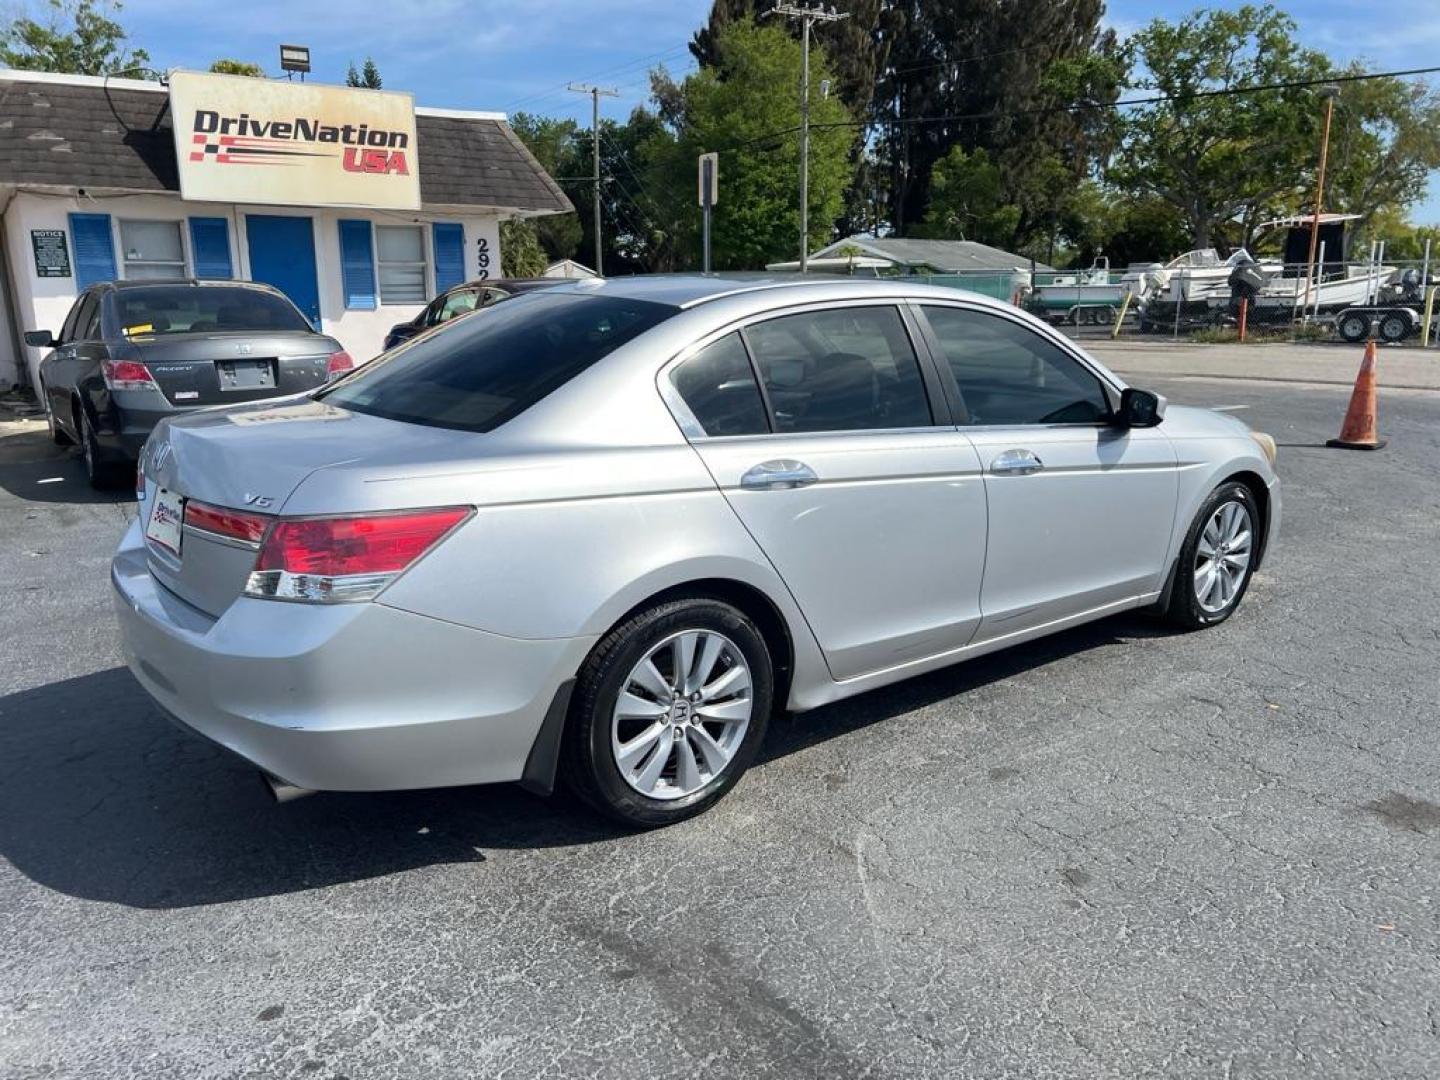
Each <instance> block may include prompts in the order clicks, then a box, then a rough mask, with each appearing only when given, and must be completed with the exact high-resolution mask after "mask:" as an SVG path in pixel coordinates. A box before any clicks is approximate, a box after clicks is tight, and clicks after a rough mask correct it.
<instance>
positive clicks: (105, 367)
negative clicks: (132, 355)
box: [100, 360, 159, 390]
mask: <svg viewBox="0 0 1440 1080" xmlns="http://www.w3.org/2000/svg"><path fill="white" fill-rule="evenodd" d="M100 374H101V376H102V377H103V378H104V379H105V386H106V387H107V388H108V389H110V390H158V389H159V387H157V386H156V385H155V379H154V377H153V376H152V375H151V374H150V369H149V368H147V367H146V366H145V365H144V364H142V363H140V362H139V361H138V360H102V361H100Z"/></svg>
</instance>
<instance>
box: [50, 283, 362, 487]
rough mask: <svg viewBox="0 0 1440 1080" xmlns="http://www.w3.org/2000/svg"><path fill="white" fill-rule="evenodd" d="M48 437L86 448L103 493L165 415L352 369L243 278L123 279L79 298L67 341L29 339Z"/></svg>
mask: <svg viewBox="0 0 1440 1080" xmlns="http://www.w3.org/2000/svg"><path fill="white" fill-rule="evenodd" d="M25 341H26V343H27V344H29V345H32V346H35V347H36V348H50V349H52V351H51V352H50V353H49V354H48V355H47V356H46V357H45V358H44V359H43V360H42V361H41V362H40V396H41V400H43V401H44V402H45V407H46V412H47V413H48V415H49V420H50V434H51V436H52V437H53V438H54V439H55V441H56V442H57V443H60V444H62V445H64V444H69V443H79V444H80V447H81V449H82V450H83V451H84V455H85V471H86V473H87V475H88V476H89V477H90V482H91V484H93V485H94V486H96V487H107V486H110V485H111V484H113V483H116V482H118V481H119V480H120V479H121V478H122V476H124V475H125V474H126V472H127V471H128V470H129V469H133V466H134V463H135V459H136V457H137V456H138V455H139V453H140V448H141V447H142V446H144V445H145V440H146V438H147V437H148V436H149V434H150V431H151V429H152V428H153V427H154V426H155V425H156V423H158V422H159V421H160V420H161V419H162V418H163V417H166V416H171V415H174V414H175V413H181V412H186V411H189V410H191V409H196V408H201V407H203V406H207V405H232V404H237V403H239V402H245V401H257V400H260V399H262V398H271V397H280V396H282V395H285V394H293V393H297V392H299V391H302V390H308V389H310V388H312V387H316V386H320V385H322V384H323V383H325V382H326V381H327V380H328V379H331V378H334V377H335V376H337V375H339V374H340V373H342V372H345V371H349V370H350V369H351V368H352V367H354V366H355V365H354V362H353V361H352V360H351V358H350V356H349V354H347V353H346V352H345V351H344V350H343V349H341V347H340V344H339V342H337V341H336V340H335V339H334V338H331V337H326V336H325V335H324V334H317V333H316V332H315V331H314V330H313V329H312V328H311V326H310V324H309V323H308V322H307V321H306V320H305V317H304V316H303V315H301V314H300V312H299V310H298V309H297V308H296V307H295V305H294V304H292V303H291V302H290V301H289V300H288V299H287V298H286V297H285V295H284V294H283V293H281V292H279V291H278V290H276V289H272V288H271V287H270V286H268V285H258V284H254V283H251V282H244V281H134V282H127V281H116V282H106V283H105V284H102V285H94V286H92V287H91V288H89V289H86V290H85V291H84V292H83V293H81V294H80V296H79V297H78V298H77V299H76V301H75V305H74V306H73V307H72V308H71V309H70V314H69V315H67V316H66V317H65V323H64V325H63V326H62V327H61V329H60V333H59V334H58V336H57V335H55V334H53V333H52V332H51V331H49V330H31V331H28V332H27V333H26V334H25Z"/></svg>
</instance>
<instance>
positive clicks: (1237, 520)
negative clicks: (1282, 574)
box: [1194, 500, 1254, 615]
mask: <svg viewBox="0 0 1440 1080" xmlns="http://www.w3.org/2000/svg"><path fill="white" fill-rule="evenodd" d="M1253 539H1254V529H1253V528H1252V526H1251V520H1250V510H1249V508H1248V507H1246V506H1245V504H1244V503H1241V502H1237V501H1234V500H1232V501H1230V502H1224V503H1221V504H1220V505H1219V506H1218V507H1217V508H1216V510H1215V512H1214V513H1213V514H1211V515H1210V520H1209V521H1207V522H1206V523H1205V528H1204V530H1202V531H1201V533H1200V542H1199V544H1198V545H1197V547H1196V549H1195V571H1194V587H1195V599H1196V600H1197V601H1198V602H1199V604H1200V606H1201V607H1202V608H1203V609H1205V611H1207V612H1209V613H1210V614H1212V615H1214V614H1216V613H1218V612H1221V611H1224V610H1225V609H1226V608H1227V607H1229V606H1230V604H1231V603H1232V602H1233V601H1234V599H1235V597H1236V596H1237V595H1238V594H1239V592H1240V588H1241V586H1243V585H1244V584H1245V575H1246V574H1247V573H1249V570H1250V556H1251V551H1252V548H1253Z"/></svg>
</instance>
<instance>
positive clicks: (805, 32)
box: [765, 0, 850, 274]
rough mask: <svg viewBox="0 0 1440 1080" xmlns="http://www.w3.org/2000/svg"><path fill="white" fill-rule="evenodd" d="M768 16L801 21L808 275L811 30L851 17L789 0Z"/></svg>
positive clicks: (806, 261)
mask: <svg viewBox="0 0 1440 1080" xmlns="http://www.w3.org/2000/svg"><path fill="white" fill-rule="evenodd" d="M765 14H766V15H767V16H768V15H784V16H785V17H786V18H788V19H799V20H800V27H801V29H800V40H801V67H800V272H801V273H802V274H804V273H806V272H808V271H809V269H810V28H811V27H812V26H814V25H815V23H817V22H826V23H831V22H839V21H840V20H841V19H848V18H849V17H850V16H849V14H848V13H841V12H838V11H836V10H835V8H834V6H833V5H832V6H831V8H830V10H829V11H826V10H825V9H824V8H823V7H821V6H819V5H818V4H817V5H815V6H811V5H808V4H807V5H804V6H801V5H799V4H793V3H789V2H788V0H782V2H781V3H778V4H776V5H775V6H774V7H773V8H771V9H770V10H769V11H767V12H765Z"/></svg>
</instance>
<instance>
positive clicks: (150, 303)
mask: <svg viewBox="0 0 1440 1080" xmlns="http://www.w3.org/2000/svg"><path fill="white" fill-rule="evenodd" d="M115 318H116V321H118V322H119V324H120V332H121V333H122V334H124V335H125V336H126V337H141V336H144V337H152V336H158V335H162V334H199V333H207V332H209V333H215V332H225V331H237V330H309V329H310V328H311V327H310V324H309V323H308V322H306V321H305V317H304V316H303V315H301V314H300V312H299V311H297V310H296V309H295V305H294V304H292V303H291V302H290V301H289V300H287V299H285V298H284V297H283V296H276V295H275V294H274V293H272V292H266V291H265V290H263V289H245V288H240V287H238V286H234V285H143V286H140V287H139V288H130V289H117V290H115Z"/></svg>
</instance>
